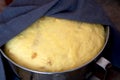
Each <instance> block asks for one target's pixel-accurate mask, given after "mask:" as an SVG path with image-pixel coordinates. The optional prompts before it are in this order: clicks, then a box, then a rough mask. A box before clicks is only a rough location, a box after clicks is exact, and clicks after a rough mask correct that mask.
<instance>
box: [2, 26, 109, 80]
mask: <svg viewBox="0 0 120 80" xmlns="http://www.w3.org/2000/svg"><path fill="white" fill-rule="evenodd" d="M105 32H106V40H105V44H104V46H103V48H102V49H101V50H100V52H99V53H98V55H97V56H95V57H94V59H92V60H90V61H89V62H87V63H86V64H84V65H82V66H80V67H77V68H74V69H71V70H67V71H63V72H40V71H35V70H31V69H28V68H25V67H23V66H20V65H19V64H17V63H15V62H14V61H13V60H11V59H10V58H9V57H8V56H7V55H6V54H5V53H4V52H3V50H2V48H1V49H0V51H1V53H2V55H3V56H4V57H5V58H6V59H7V60H8V62H9V63H10V66H11V67H12V69H13V71H14V72H15V74H16V75H17V76H18V77H19V78H22V76H21V75H20V73H22V74H25V75H26V76H27V77H25V78H24V77H23V78H22V80H77V79H79V78H80V80H84V77H83V76H84V75H85V73H86V72H87V70H88V67H89V64H90V63H92V62H93V61H96V60H97V59H99V58H100V56H101V55H100V54H102V51H103V50H104V48H105V47H106V44H107V42H108V39H109V34H110V28H109V26H105ZM27 78H28V79H27Z"/></svg>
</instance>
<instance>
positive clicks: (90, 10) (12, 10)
mask: <svg viewBox="0 0 120 80" xmlns="http://www.w3.org/2000/svg"><path fill="white" fill-rule="evenodd" d="M42 16H53V17H58V18H65V19H71V20H76V21H83V22H90V23H99V24H103V25H109V26H110V28H111V34H112V35H111V37H112V41H111V43H112V48H111V49H112V50H111V52H112V55H110V56H111V59H110V60H111V62H112V63H113V64H114V65H115V66H117V67H119V68H120V50H119V48H120V33H119V32H118V31H117V30H116V29H115V27H114V25H113V24H112V23H111V21H110V20H109V18H108V17H107V16H106V14H105V13H104V11H103V10H102V8H101V6H99V5H98V4H97V3H96V2H95V1H94V0H92V1H91V0H14V1H13V2H12V3H11V4H10V5H9V6H8V7H6V8H5V10H4V11H3V12H2V13H1V14H0V46H2V45H4V44H5V43H6V42H7V41H8V40H10V39H11V38H13V37H14V36H16V35H17V34H19V33H20V32H21V31H23V30H24V29H25V28H27V27H28V26H29V25H31V24H32V23H33V22H35V21H36V20H37V19H39V18H40V17H42ZM0 63H1V62H0ZM1 66H2V64H0V70H1V69H2V68H3V67H1ZM3 72H4V69H2V70H1V71H0V74H2V73H3ZM0 76H1V75H0ZM0 80H5V78H4V77H0Z"/></svg>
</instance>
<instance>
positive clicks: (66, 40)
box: [4, 17, 105, 72]
mask: <svg viewBox="0 0 120 80" xmlns="http://www.w3.org/2000/svg"><path fill="white" fill-rule="evenodd" d="M16 27H17V26H16ZM104 42H105V31H104V28H103V26H102V25H100V24H90V23H83V22H77V21H71V20H65V19H59V18H52V17H43V18H40V19H39V20H37V21H36V22H35V23H33V24H32V25H31V26H29V27H28V28H27V29H26V30H24V31H23V32H22V33H20V34H19V35H17V36H16V37H15V38H13V39H11V40H10V41H9V42H8V43H7V44H6V45H5V50H4V51H5V53H6V54H7V56H8V57H9V58H11V59H12V60H13V61H15V62H16V63H18V64H19V65H21V66H24V67H26V68H29V69H32V70H37V71H45V72H61V71H66V70H70V69H74V68H77V67H79V66H82V65H84V64H85V63H87V62H88V61H90V60H91V59H93V58H94V57H96V55H98V52H99V51H100V50H101V49H102V47H103V45H104Z"/></svg>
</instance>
